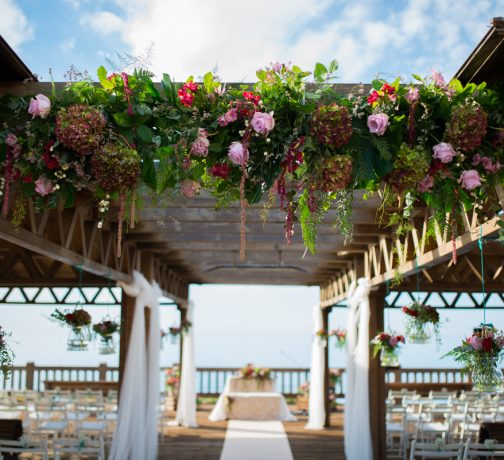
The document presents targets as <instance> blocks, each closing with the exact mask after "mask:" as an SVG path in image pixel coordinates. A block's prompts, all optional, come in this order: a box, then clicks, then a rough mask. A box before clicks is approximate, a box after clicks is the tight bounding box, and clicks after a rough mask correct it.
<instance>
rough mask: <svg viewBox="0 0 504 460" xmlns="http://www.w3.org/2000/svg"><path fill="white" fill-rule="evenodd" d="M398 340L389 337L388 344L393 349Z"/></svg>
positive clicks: (394, 337)
mask: <svg viewBox="0 0 504 460" xmlns="http://www.w3.org/2000/svg"><path fill="white" fill-rule="evenodd" d="M397 342H398V339H397V337H396V336H394V335H393V336H392V337H390V339H389V341H388V343H389V344H390V346H391V347H395V346H396V345H397Z"/></svg>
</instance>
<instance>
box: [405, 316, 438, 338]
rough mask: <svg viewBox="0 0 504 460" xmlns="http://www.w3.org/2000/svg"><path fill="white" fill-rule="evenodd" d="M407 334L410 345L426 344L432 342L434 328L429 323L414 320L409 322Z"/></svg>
mask: <svg viewBox="0 0 504 460" xmlns="http://www.w3.org/2000/svg"><path fill="white" fill-rule="evenodd" d="M406 334H407V336H408V342H409V343H416V344H425V343H429V342H430V341H431V337H432V328H431V327H430V325H429V323H422V322H420V321H416V320H414V319H412V320H410V321H409V324H408V326H407V333H406Z"/></svg>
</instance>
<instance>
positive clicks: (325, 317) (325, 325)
mask: <svg viewBox="0 0 504 460" xmlns="http://www.w3.org/2000/svg"><path fill="white" fill-rule="evenodd" d="M330 311H331V308H330V307H327V308H323V309H322V329H324V330H325V331H329V313H330ZM330 385H331V382H330V376H329V341H327V343H326V346H325V348H324V408H325V423H324V426H325V427H329V426H331V400H330V399H329V388H330Z"/></svg>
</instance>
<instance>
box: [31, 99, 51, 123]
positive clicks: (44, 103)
mask: <svg viewBox="0 0 504 460" xmlns="http://www.w3.org/2000/svg"><path fill="white" fill-rule="evenodd" d="M50 111H51V101H50V100H49V98H48V97H47V96H44V95H43V94H37V95H36V96H35V98H31V100H30V106H29V107H28V113H29V114H30V115H33V118H35V117H40V118H45V117H47V115H49V112H50Z"/></svg>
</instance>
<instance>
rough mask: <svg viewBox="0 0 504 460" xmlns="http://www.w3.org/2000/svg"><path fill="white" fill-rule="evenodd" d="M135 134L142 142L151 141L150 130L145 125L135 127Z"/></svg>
mask: <svg viewBox="0 0 504 460" xmlns="http://www.w3.org/2000/svg"><path fill="white" fill-rule="evenodd" d="M137 135H138V137H139V138H140V140H141V141H143V142H151V141H152V130H151V129H150V128H149V127H148V126H145V125H140V126H139V127H138V128H137Z"/></svg>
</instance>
